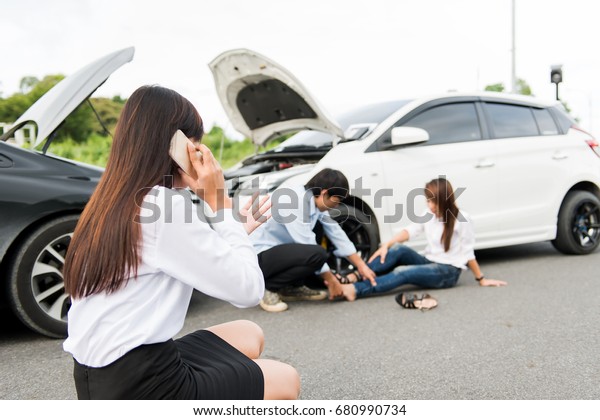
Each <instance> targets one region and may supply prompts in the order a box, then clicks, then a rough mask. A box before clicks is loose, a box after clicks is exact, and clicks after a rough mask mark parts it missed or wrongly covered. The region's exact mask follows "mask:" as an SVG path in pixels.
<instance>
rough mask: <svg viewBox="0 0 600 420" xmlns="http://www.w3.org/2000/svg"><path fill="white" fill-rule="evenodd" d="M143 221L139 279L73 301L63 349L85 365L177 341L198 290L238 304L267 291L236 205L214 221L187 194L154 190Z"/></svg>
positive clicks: (143, 211)
mask: <svg viewBox="0 0 600 420" xmlns="http://www.w3.org/2000/svg"><path fill="white" fill-rule="evenodd" d="M219 218H220V219H219ZM140 222H141V233H142V237H141V246H140V256H141V263H140V264H139V266H138V274H137V277H135V278H130V279H129V281H128V283H127V285H126V286H124V287H122V288H121V289H119V290H118V291H116V292H114V293H111V294H105V293H100V294H95V295H92V296H88V297H86V298H83V299H73V302H72V305H71V308H70V310H69V315H68V318H69V324H68V330H69V337H68V338H67V340H66V341H65V342H64V344H63V347H64V349H65V351H67V352H69V353H71V354H72V355H73V357H74V358H75V359H76V360H77V361H78V362H79V363H82V364H84V365H87V366H92V367H102V366H106V365H108V364H110V363H112V362H113V361H115V360H117V359H118V358H119V357H121V356H123V355H124V354H125V353H127V352H128V351H129V350H132V349H134V348H135V347H138V346H140V345H143V344H152V343H159V342H164V341H166V340H168V339H170V338H172V337H173V336H174V335H175V334H177V333H178V332H179V331H180V330H181V328H182V326H183V322H184V320H185V316H186V313H187V309H188V306H189V302H190V298H191V296H192V291H193V289H197V290H199V291H201V292H202V293H205V294H207V295H209V296H213V297H215V298H218V299H222V300H225V301H228V302H230V303H232V304H233V305H235V306H237V307H250V306H254V305H256V304H258V302H259V300H260V299H261V298H262V296H263V294H264V279H263V275H262V272H261V270H260V268H259V266H258V260H257V258H256V254H255V252H254V249H253V247H252V244H251V242H250V239H249V238H248V235H247V234H246V231H245V230H244V228H243V226H242V224H241V223H239V222H238V221H236V220H235V219H234V217H233V213H232V211H231V210H229V209H225V210H222V211H220V212H218V213H216V215H215V220H211V222H212V223H211V224H209V223H208V221H207V220H206V217H204V216H202V210H201V207H200V206H196V205H195V204H193V203H192V202H191V197H190V195H189V193H187V191H176V190H171V189H167V188H163V187H154V188H153V189H152V190H150V192H149V194H147V195H146V196H145V197H144V203H143V205H142V208H141V210H140Z"/></svg>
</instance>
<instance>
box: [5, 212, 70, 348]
mask: <svg viewBox="0 0 600 420" xmlns="http://www.w3.org/2000/svg"><path fill="white" fill-rule="evenodd" d="M78 219H79V215H67V216H62V217H58V218H55V219H52V220H50V221H48V222H45V223H44V224H42V225H40V226H38V227H37V228H36V229H35V230H34V231H33V232H31V233H30V234H29V235H28V236H27V237H26V238H25V239H24V240H23V241H22V242H21V243H20V246H19V247H18V249H17V250H16V252H15V254H14V255H13V256H12V258H11V261H10V263H9V268H8V276H9V281H8V282H7V287H8V293H7V296H8V303H9V305H10V307H11V308H12V310H13V312H14V313H15V314H16V315H17V317H18V318H19V319H20V320H21V321H22V322H23V323H24V324H25V325H26V326H27V327H29V328H30V329H32V330H34V331H36V332H39V333H41V334H43V335H46V336H48V337H53V338H61V337H65V336H66V335H67V312H68V310H69V307H70V305H71V300H70V298H69V296H68V295H67V294H66V293H65V285H64V280H63V276H62V269H63V265H64V258H65V255H66V252H67V247H68V245H69V243H70V240H71V237H72V236H73V231H74V230H75V226H76V224H77V220H78Z"/></svg>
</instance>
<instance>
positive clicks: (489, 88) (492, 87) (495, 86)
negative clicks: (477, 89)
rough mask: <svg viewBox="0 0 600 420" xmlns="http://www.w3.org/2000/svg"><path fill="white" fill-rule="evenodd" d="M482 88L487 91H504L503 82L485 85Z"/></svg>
mask: <svg viewBox="0 0 600 420" xmlns="http://www.w3.org/2000/svg"><path fill="white" fill-rule="evenodd" d="M484 90H485V91H488V92H504V84H503V83H495V84H493V85H487V86H486V87H485V89H484Z"/></svg>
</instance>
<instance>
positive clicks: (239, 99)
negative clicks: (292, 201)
mask: <svg viewBox="0 0 600 420" xmlns="http://www.w3.org/2000/svg"><path fill="white" fill-rule="evenodd" d="M209 66H210V68H211V70H212V71H213V75H214V78H215V84H216V87H217V91H218V93H219V95H220V98H221V102H222V104H223V106H224V108H225V111H226V112H227V114H228V116H229V118H230V119H231V121H232V124H233V125H234V127H235V128H236V129H237V130H239V131H240V132H241V133H243V134H245V135H246V136H248V137H250V138H251V139H253V141H255V142H256V143H257V144H264V143H265V142H266V141H268V140H269V139H272V138H274V137H277V136H279V135H281V134H282V133H285V132H290V131H298V130H318V131H323V132H329V133H331V134H332V135H333V136H336V140H335V141H334V147H333V148H331V150H330V151H329V152H327V153H326V154H325V156H323V157H322V158H320V160H318V162H315V163H313V164H308V165H303V166H302V167H301V168H294V167H292V168H290V169H284V170H280V171H277V172H271V173H266V174H260V175H258V178H259V179H258V180H259V183H260V186H261V187H266V188H267V189H269V190H273V189H274V188H275V187H280V188H281V187H285V186H287V185H294V184H296V185H297V184H303V183H305V182H306V181H307V180H308V179H309V178H310V177H311V176H312V175H314V174H315V173H316V172H318V171H319V170H321V169H323V168H326V167H328V168H334V169H337V170H340V171H341V172H343V173H344V174H345V175H346V177H347V178H348V180H349V182H350V189H351V191H350V196H349V197H348V199H347V200H346V204H347V207H346V208H345V209H343V210H342V214H338V215H337V216H336V217H338V218H339V219H340V220H341V222H342V226H343V227H344V229H345V230H346V231H347V232H348V233H349V234H350V236H351V239H353V241H354V242H355V243H356V245H357V248H358V249H359V250H360V251H361V252H362V256H363V257H366V256H368V255H369V253H371V252H373V250H374V249H376V247H377V245H378V244H379V243H380V242H383V241H386V240H388V239H390V238H391V237H392V236H393V235H394V234H396V233H397V232H399V231H400V230H401V229H403V228H404V227H405V226H406V225H407V224H409V223H410V222H411V220H414V218H415V216H417V215H419V214H420V213H421V212H422V211H424V210H425V208H426V205H425V200H424V197H423V194H422V188H423V187H424V185H425V183H426V182H427V181H429V180H431V179H432V178H436V177H438V176H445V177H447V179H448V180H449V181H451V183H452V184H453V186H454V188H455V190H456V191H457V196H458V199H457V203H458V205H459V207H460V208H462V209H464V210H465V211H467V212H468V213H469V214H470V215H471V216H472V218H473V220H474V223H475V230H476V248H477V249H483V248H492V247H501V246H507V245H516V244H523V243H530V242H537V241H547V240H551V241H552V243H553V244H554V246H555V247H556V248H557V249H558V250H559V251H561V252H564V253H568V254H586V253H590V252H592V251H594V250H595V249H596V248H597V246H598V243H599V241H600V147H599V145H598V142H597V141H596V140H595V139H594V138H593V137H592V136H591V135H590V134H588V133H586V132H584V131H582V130H581V129H580V128H578V127H577V125H576V123H575V121H574V120H573V119H572V118H571V117H570V116H569V115H568V114H567V113H566V112H565V111H564V109H563V107H562V105H561V104H559V103H558V102H543V101H540V100H537V99H535V98H533V97H529V96H520V95H507V94H495V93H491V92H477V93H472V94H459V93H450V94H443V95H439V96H432V97H427V98H421V99H414V100H407V101H401V102H398V107H397V108H396V109H395V110H393V111H392V112H391V113H390V114H389V115H387V116H384V118H383V120H381V121H368V118H366V117H365V120H360V119H357V120H356V121H355V124H352V125H350V126H349V127H348V128H347V129H346V130H345V132H343V131H342V129H341V128H340V126H339V125H338V124H337V123H336V122H335V121H334V120H333V119H332V118H331V117H329V116H328V115H327V114H326V113H325V112H324V110H323V109H321V108H320V107H319V106H318V105H317V103H316V102H315V100H314V99H313V98H312V97H311V96H310V95H309V93H308V92H307V90H306V89H305V88H304V87H303V86H302V84H301V83H300V82H299V81H298V80H297V79H296V78H295V77H294V76H293V75H292V74H290V73H289V72H288V71H287V70H286V69H284V68H283V67H282V66H280V65H279V64H277V63H275V62H273V61H272V60H270V59H268V58H266V57H264V56H262V55H260V54H257V53H255V52H252V51H249V50H244V49H240V50H232V51H228V52H225V53H223V54H221V55H220V56H219V57H217V58H216V59H215V60H213V61H212V62H211V63H210V65H209ZM303 133H305V132H302V131H301V132H300V133H299V134H297V136H302V135H305V134H303ZM291 139H294V137H292V138H291ZM291 139H290V140H291ZM287 166H289V165H287ZM294 170H295V173H294V172H292V171H294ZM288 171H289V173H290V175H289V176H287V173H288ZM253 177H256V176H253ZM253 177H252V178H253ZM249 186H250V181H249V180H247V181H246V182H245V183H244V182H242V183H241V186H240V188H241V189H244V188H247V187H249ZM412 244H413V245H414V246H415V247H417V248H418V247H421V246H422V245H423V244H424V242H418V241H415V242H413V243H412Z"/></svg>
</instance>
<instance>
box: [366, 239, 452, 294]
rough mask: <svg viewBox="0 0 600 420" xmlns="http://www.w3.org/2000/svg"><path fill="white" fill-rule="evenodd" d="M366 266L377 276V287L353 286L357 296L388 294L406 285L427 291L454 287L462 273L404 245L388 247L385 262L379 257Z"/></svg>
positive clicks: (367, 282) (367, 281)
mask: <svg viewBox="0 0 600 420" xmlns="http://www.w3.org/2000/svg"><path fill="white" fill-rule="evenodd" d="M369 267H370V268H371V270H373V271H374V272H375V274H377V278H376V281H377V286H372V285H371V282H370V281H369V280H363V281H359V282H356V283H354V288H355V289H356V297H363V296H368V295H371V294H374V293H383V292H387V291H389V290H392V289H395V288H396V287H399V286H402V285H405V284H414V285H416V286H420V287H423V288H427V289H442V288H446V287H453V286H454V285H456V282H457V281H458V278H459V277H460V273H461V269H460V268H457V267H454V266H453V265H448V264H439V263H434V262H431V261H429V260H428V259H427V258H425V257H424V256H422V255H420V254H419V253H417V252H415V251H413V250H412V249H410V248H409V247H407V246H403V245H395V246H393V247H392V248H390V249H389V251H388V253H387V255H386V257H385V262H384V263H382V262H381V258H379V257H378V258H376V259H375V260H373V261H372V262H370V263H369Z"/></svg>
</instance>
